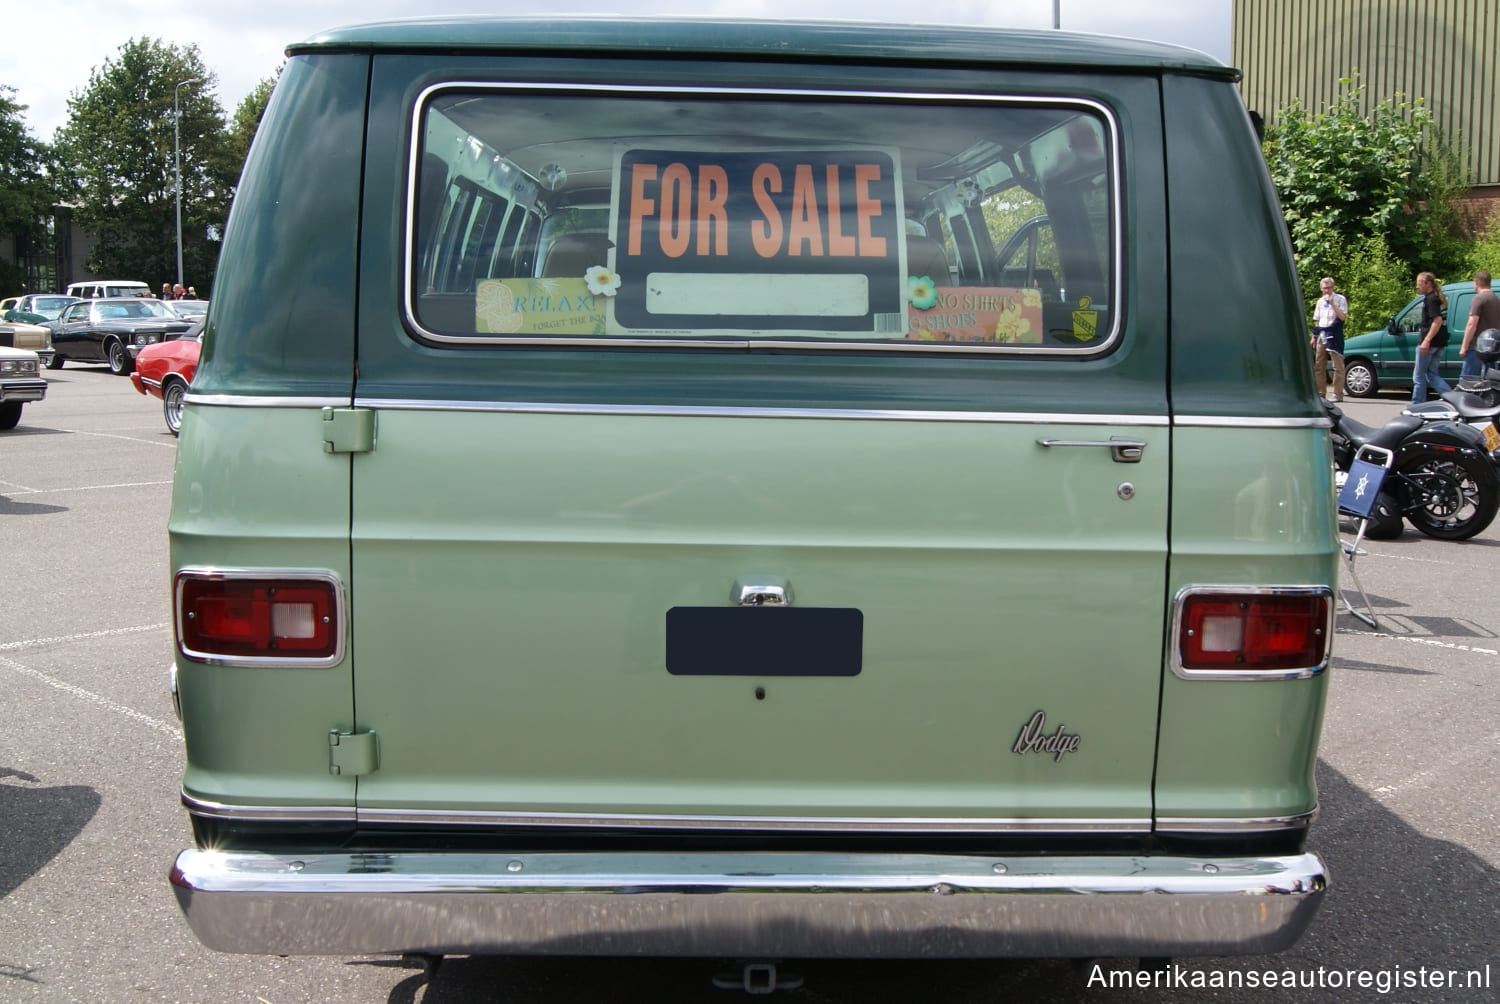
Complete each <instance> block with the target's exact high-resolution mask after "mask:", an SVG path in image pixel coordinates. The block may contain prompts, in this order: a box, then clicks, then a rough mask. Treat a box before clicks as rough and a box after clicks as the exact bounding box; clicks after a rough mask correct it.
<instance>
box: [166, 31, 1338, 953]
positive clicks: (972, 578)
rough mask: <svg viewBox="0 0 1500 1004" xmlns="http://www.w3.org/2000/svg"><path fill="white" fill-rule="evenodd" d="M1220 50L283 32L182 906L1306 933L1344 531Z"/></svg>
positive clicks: (1292, 316)
mask: <svg viewBox="0 0 1500 1004" xmlns="http://www.w3.org/2000/svg"><path fill="white" fill-rule="evenodd" d="M1236 79H1237V74H1236V71H1233V70H1231V69H1228V68H1226V67H1224V66H1222V65H1220V64H1218V63H1217V62H1215V61H1213V60H1211V59H1209V58H1208V57H1205V56H1203V55H1201V54H1199V53H1196V52H1192V51H1189V50H1185V49H1179V48H1175V47H1171V46H1165V45H1157V44H1152V43H1145V42H1136V41H1125V40H1111V39H1104V38H1098V37H1089V36H1080V35H1069V34H1063V33H1055V32H1054V33H1047V32H1015V31H999V30H987V29H968V28H937V27H931V28H920V27H911V26H906V25H900V26H897V25H855V24H814V23H797V24H788V23H770V22H764V23H757V22H729V21H694V20H663V21H631V20H606V21H589V20H569V19H562V20H559V19H554V18H547V19H530V20H528V19H503V18H497V19H487V18H479V19H471V20H451V19H444V20H431V21H421V20H415V21H402V22H399V23H390V24H376V25H366V26H360V27H354V28H348V29H341V30H336V31H330V32H327V33H325V34H322V35H319V36H317V37H316V38H314V39H311V40H309V41H306V42H303V43H299V44H296V45H293V46H291V47H290V48H289V49H288V61H287V63H286V67H285V69H284V71H283V72H282V74H281V76H280V79H279V81H278V83H277V86H276V90H275V92H274V94H273V96H272V98H271V101H270V104H269V106H268V108H267V110H266V114H265V118H264V121H263V122H262V124H261V127H260V130H259V133H258V135H257V137H256V140H255V143H254V146H253V149H252V150H251V153H250V156H249V158H248V160H247V162H246V166H245V171H244V175H243V178H242V179H241V184H240V186H239V188H238V191H237V195H236V198H235V203H234V210H233V215H232V216H231V219H230V221H229V224H228V228H227V231H226V234H225V241H224V248H223V257H222V260H221V268H220V270H219V279H218V282H217V283H216V285H215V289H214V298H213V303H212V305H211V307H210V309H209V315H208V322H207V328H206V331H205V335H204V339H203V348H202V358H201V362H200V364H199V368H198V371H197V374H196V376H195V378H194V380H193V383H192V386H191V391H190V393H189V395H188V397H187V400H186V405H185V408H184V411H183V417H182V427H181V439H180V442H179V446H178V456H177V467H176V473H175V486H174V489H173V499H172V514H171V520H170V535H171V563H172V568H171V572H172V583H173V590H174V594H173V598H174V610H175V618H176V620H175V623H176V645H177V651H176V657H175V665H174V671H173V688H174V698H175V700H176V701H177V703H178V707H179V709H180V714H181V716H182V722H183V732H184V736H185V740H186V748H187V767H186V772H185V775H184V777H183V781H182V800H183V803H184V805H185V807H186V809H187V811H188V813H189V816H190V819H191V821H192V826H193V835H194V839H195V845H196V846H195V847H193V848H192V849H189V850H185V851H184V852H182V854H181V855H180V856H179V857H178V859H177V861H176V864H175V866H174V868H173V870H172V879H171V881H172V884H173V886H174V889H175V891H176V894H177V896H178V900H179V902H180V904H181V907H182V909H183V911H184V913H185V915H186V918H187V921H188V923H189V924H190V925H191V926H192V928H193V930H194V931H195V932H196V934H197V935H198V937H199V938H200V939H202V941H203V942H204V943H205V944H207V945H209V946H211V947H213V948H217V949H222V950H226V951H237V952H262V953H277V954H363V953H384V952H389V953H426V954H443V953H515V954H570V955H589V954H603V955H643V954H649V955H689V956H714V957H719V956H722V957H729V958H737V959H751V960H755V959H781V958H794V957H877V956H887V957H985V956H1076V957H1095V956H1150V957H1169V956H1181V955H1206V954H1221V953H1260V952H1270V951H1276V950H1279V949H1281V948H1284V947H1286V946H1287V945H1289V944H1291V943H1292V942H1293V941H1294V940H1295V939H1296V938H1297V937H1298V936H1299V934H1300V933H1301V932H1302V930H1303V929H1304V928H1305V927H1306V925H1307V924H1308V922H1309V920H1310V919H1311V917H1312V915H1313V913H1314V911H1315V910H1316V908H1317V906H1318V904H1319V902H1320V901H1321V898H1322V896H1323V893H1324V891H1325V888H1326V883H1327V872H1326V869H1325V867H1324V864H1323V862H1322V861H1321V859H1320V858H1319V857H1318V856H1317V855H1316V854H1315V853H1314V852H1313V851H1311V850H1310V849H1309V848H1308V846H1307V834H1308V828H1309V824H1310V823H1311V821H1312V819H1313V817H1314V815H1315V814H1316V811H1317V807H1318V805H1317V792H1316V789H1315V787H1314V782H1313V768H1314V764H1315V762H1316V755H1317V746H1318V739H1319V732H1320V729H1321V724H1322V717H1323V709H1324V700H1325V694H1326V689H1327V672H1326V670H1327V667H1328V662H1329V652H1330V644H1331V640H1332V634H1333V620H1334V593H1333V584H1334V582H1335V577H1336V567H1337V566H1336V562H1337V556H1338V553H1339V545H1338V539H1337V532H1336V512H1335V499H1334V493H1333V485H1332V456H1331V450H1330V442H1329V426H1328V421H1327V419H1326V417H1325V416H1324V413H1323V411H1322V409H1321V408H1320V407H1319V404H1318V401H1317V399H1316V396H1315V393H1314V389H1313V382H1312V373H1311V365H1310V360H1309V359H1308V353H1307V352H1306V345H1307V332H1306V328H1305V321H1304V319H1303V306H1302V303H1301V301H1300V295H1299V291H1298V285H1297V277H1296V274H1295V270H1294V267H1293V264H1292V256H1291V251H1290V248H1289V246H1288V243H1287V239H1286V231H1285V227H1284V226H1283V225H1282V223H1281V217H1280V212H1279V209H1278V206H1277V203H1276V199H1275V195H1274V191H1273V189H1272V187H1271V184H1270V181H1269V180H1268V178H1267V174H1266V169H1265V166H1264V163H1263V161H1262V158H1261V155H1260V152H1259V146H1258V144H1257V140H1256V136H1255V132H1254V130H1253V128H1252V125H1251V121H1250V118H1249V116H1248V115H1247V113H1246V110H1245V108H1244V107H1243V105H1242V103H1241V100H1240V97H1239V95H1238V92H1237V91H1236V88H1235V81H1236ZM1043 219H1044V220H1045V224H1046V233H1045V235H1044V234H1043V233H1042V232H1041V230H1040V229H1039V228H1040V226H1041V224H1040V222H1039V221H1041V220H1043ZM1028 227H1029V228H1030V229H1029V230H1026V234H1025V235H1024V237H1023V238H1022V243H1024V244H1025V245H1026V250H1025V253H1024V254H1022V253H1020V252H1017V250H1016V249H1017V248H1018V247H1020V244H1017V243H1013V239H1014V238H1016V236H1017V234H1018V233H1021V232H1022V231H1023V230H1024V229H1026V228H1028ZM1226 234H1234V235H1235V237H1234V239H1233V240H1232V241H1227V240H1225V239H1224V235H1226ZM1007 248H1008V249H1009V250H1008V251H1005V253H1004V254H1002V253H1001V252H1002V250H1005V249H1007ZM1210 291H1211V293H1210ZM1205 296H1208V297H1210V298H1211V308H1210V309H1205V308H1204V307H1203V306H1202V303H1201V301H1202V300H1203V299H1204V297H1205Z"/></svg>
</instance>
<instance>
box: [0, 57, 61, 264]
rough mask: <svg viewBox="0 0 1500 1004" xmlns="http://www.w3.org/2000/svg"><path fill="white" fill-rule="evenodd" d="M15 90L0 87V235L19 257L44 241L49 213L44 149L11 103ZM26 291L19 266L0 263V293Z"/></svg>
mask: <svg viewBox="0 0 1500 1004" xmlns="http://www.w3.org/2000/svg"><path fill="white" fill-rule="evenodd" d="M15 95H16V89H15V88H14V87H9V86H4V85H0V234H6V235H8V236H11V237H13V238H14V239H15V241H16V250H17V253H18V254H19V253H20V251H21V249H22V248H24V247H34V246H36V245H38V244H40V243H42V242H45V240H46V238H47V230H46V223H45V221H46V218H47V217H48V216H50V215H51V212H52V189H51V185H50V183H49V179H48V177H47V175H46V174H45V173H44V171H43V165H44V164H45V162H46V157H47V147H46V144H44V143H42V142H40V141H39V140H37V139H36V138H35V137H33V136H32V135H31V133H30V132H28V131H27V129H26V124H25V122H23V121H22V117H21V113H22V112H24V111H25V110H26V106H25V105H21V104H17V103H16V101H15ZM23 289H27V286H26V274H25V270H24V269H23V268H21V266H20V263H19V262H13V261H3V260H0V290H4V291H5V292H6V293H9V292H11V291H13V290H23Z"/></svg>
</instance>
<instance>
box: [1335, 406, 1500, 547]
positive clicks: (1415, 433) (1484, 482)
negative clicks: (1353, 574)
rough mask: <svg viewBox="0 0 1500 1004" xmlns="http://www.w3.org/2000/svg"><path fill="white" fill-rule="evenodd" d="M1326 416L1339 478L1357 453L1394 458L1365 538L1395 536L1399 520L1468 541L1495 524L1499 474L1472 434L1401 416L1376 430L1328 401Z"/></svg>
mask: <svg viewBox="0 0 1500 1004" xmlns="http://www.w3.org/2000/svg"><path fill="white" fill-rule="evenodd" d="M1323 408H1324V410H1325V411H1326V412H1327V413H1328V417H1329V420H1330V421H1332V423H1333V459H1334V465H1335V467H1337V468H1338V470H1339V471H1340V472H1341V473H1342V474H1345V475H1347V474H1348V472H1349V467H1350V465H1351V464H1352V463H1353V462H1354V457H1355V454H1356V453H1358V452H1359V449H1360V447H1362V446H1366V445H1371V446H1378V447H1381V448H1382V449H1386V450H1390V451H1391V453H1392V454H1393V460H1392V463H1391V468H1390V472H1389V473H1388V474H1387V475H1386V477H1385V483H1384V485H1382V487H1381V492H1380V497H1377V501H1376V507H1375V512H1374V513H1372V515H1371V518H1370V524H1369V526H1368V528H1367V529H1366V531H1365V536H1367V537H1370V538H1372V539H1375V540H1389V539H1390V538H1392V537H1395V536H1398V535H1399V534H1400V533H1401V521H1402V519H1403V518H1404V519H1405V520H1406V521H1407V522H1409V523H1410V524H1411V525H1412V526H1414V527H1416V528H1417V529H1418V530H1419V531H1421V532H1422V533H1424V534H1426V535H1427V536H1429V537H1436V538H1438V539H1440V540H1467V539H1468V538H1470V537H1472V536H1474V535H1475V534H1476V533H1481V532H1483V531H1484V530H1485V529H1486V528H1487V527H1488V526H1489V525H1490V523H1491V522H1492V521H1493V520H1494V518H1495V512H1496V510H1497V509H1500V472H1497V470H1496V465H1495V464H1494V462H1493V461H1492V460H1491V459H1490V456H1489V451H1488V450H1487V449H1486V448H1485V441H1484V436H1483V434H1481V433H1480V431H1479V430H1478V429H1476V428H1475V427H1474V426H1471V425H1465V424H1463V423H1461V422H1453V421H1424V419H1423V418H1422V417H1421V416H1419V415H1411V414H1405V413H1403V414H1400V415H1397V416H1395V417H1394V418H1392V419H1391V420H1390V421H1389V422H1387V423H1386V424H1385V425H1383V426H1381V427H1379V428H1374V427H1372V426H1368V425H1364V424H1362V423H1360V422H1356V421H1355V420H1354V419H1352V418H1350V417H1349V416H1348V415H1345V414H1344V412H1343V409H1341V408H1339V407H1338V406H1337V405H1334V404H1332V403H1330V402H1328V401H1324V402H1323Z"/></svg>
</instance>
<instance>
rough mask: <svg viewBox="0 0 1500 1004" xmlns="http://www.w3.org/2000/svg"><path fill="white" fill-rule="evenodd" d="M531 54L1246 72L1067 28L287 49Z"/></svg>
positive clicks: (845, 28)
mask: <svg viewBox="0 0 1500 1004" xmlns="http://www.w3.org/2000/svg"><path fill="white" fill-rule="evenodd" d="M329 50H334V51H350V50H357V51H361V52H412V51H421V50H434V51H437V50H440V51H444V52H466V51H475V50H506V51H512V50H531V51H536V52H545V53H548V54H560V53H566V54H569V55H572V54H576V53H579V52H584V51H593V52H600V51H603V52H614V53H620V54H629V53H639V54H642V55H651V56H662V55H670V56H710V57H712V56H726V55H739V56H761V57H764V58H768V59H800V60H807V59H817V60H820V61H843V60H850V61H854V60H858V61H866V62H868V61H876V62H893V63H921V64H932V63H967V64H975V63H978V64H985V65H991V66H993V65H995V64H1007V65H1015V66H1054V67H1056V66H1067V67H1075V68H1083V69H1088V70H1113V71H1120V70H1135V71H1141V70H1149V71H1161V70H1169V71H1175V72H1182V73H1190V74H1193V75H1198V76H1212V77H1220V78H1223V79H1227V80H1238V79H1239V77H1240V74H1239V71H1238V70H1235V69H1231V68H1229V67H1227V66H1225V65H1224V64H1223V63H1220V62H1219V61H1218V60H1216V59H1214V58H1213V57H1211V56H1208V55H1206V54H1204V53H1202V52H1199V51H1198V50H1196V49H1189V48H1185V47H1182V46H1177V45H1169V44H1167V43H1164V42H1150V41H1144V40H1140V39H1128V38H1117V37H1113V36H1108V35H1086V34H1080V33H1076V32H1061V31H1025V30H1015V29H1006V28H989V27H957V26H943V25H907V24H878V23H873V22H869V23H866V22H854V21H769V20H765V21H757V20H719V19H699V18H624V17H619V18H601V17H563V16H559V17H547V18H516V17H434V18H413V19H410V20H402V21H383V22H375V23H371V24H359V25H351V26H349V27H344V28H335V29H332V30H330V31H325V32H321V33H319V34H317V35H314V36H313V37H312V38H309V39H307V40H306V41H303V42H298V43H294V44H292V45H289V46H288V47H287V50H286V52H287V55H289V56H290V55H296V54H298V53H309V52H316V51H329Z"/></svg>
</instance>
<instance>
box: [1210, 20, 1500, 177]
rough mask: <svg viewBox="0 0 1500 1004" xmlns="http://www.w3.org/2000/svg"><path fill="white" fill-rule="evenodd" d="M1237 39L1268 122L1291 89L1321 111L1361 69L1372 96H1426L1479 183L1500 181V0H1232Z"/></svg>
mask: <svg viewBox="0 0 1500 1004" xmlns="http://www.w3.org/2000/svg"><path fill="white" fill-rule="evenodd" d="M1230 45H1231V49H1232V57H1231V58H1232V60H1233V62H1234V65H1235V66H1238V67H1239V68H1240V69H1241V70H1243V71H1244V74H1245V78H1244V80H1243V81H1242V82H1241V84H1240V90H1241V92H1242V93H1243V94H1244V96H1245V104H1246V106H1247V107H1249V108H1251V109H1252V110H1254V111H1258V112H1260V113H1261V114H1262V115H1264V116H1265V118H1266V121H1267V122H1268V123H1269V122H1273V121H1274V120H1275V116H1276V113H1277V112H1278V111H1279V110H1280V109H1281V108H1283V107H1284V106H1285V105H1286V104H1288V103H1289V102H1290V101H1291V100H1292V98H1300V99H1301V100H1302V105H1303V107H1304V108H1306V109H1307V110H1308V111H1310V112H1314V113H1317V112H1321V111H1323V110H1324V109H1326V108H1327V107H1328V106H1329V105H1330V104H1331V103H1332V102H1333V101H1334V99H1335V98H1336V97H1337V96H1338V93H1339V90H1340V88H1339V78H1341V77H1348V76H1352V75H1354V73H1355V72H1356V71H1358V74H1359V79H1360V81H1361V82H1362V83H1363V84H1364V85H1365V98H1366V100H1367V102H1369V103H1379V102H1380V101H1383V100H1387V99H1391V98H1395V97H1397V96H1398V95H1404V96H1405V97H1407V98H1418V97H1420V98H1423V99H1425V101H1426V104H1427V106H1428V107H1429V108H1430V109H1431V110H1432V112H1433V115H1434V116H1435V117H1436V118H1437V120H1438V122H1439V123H1440V124H1441V125H1442V127H1443V129H1444V130H1445V131H1446V132H1447V133H1448V135H1449V136H1450V137H1451V138H1454V139H1457V140H1459V141H1461V146H1462V148H1463V149H1465V150H1467V151H1468V156H1469V162H1470V168H1471V170H1472V171H1473V176H1474V184H1475V185H1500V125H1497V123H1496V114H1497V112H1496V96H1497V94H1500V0H1234V20H1233V29H1232V39H1231V43H1230Z"/></svg>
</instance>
